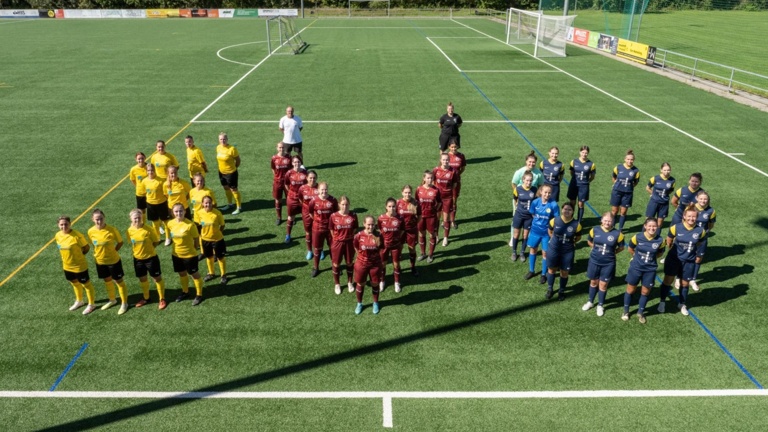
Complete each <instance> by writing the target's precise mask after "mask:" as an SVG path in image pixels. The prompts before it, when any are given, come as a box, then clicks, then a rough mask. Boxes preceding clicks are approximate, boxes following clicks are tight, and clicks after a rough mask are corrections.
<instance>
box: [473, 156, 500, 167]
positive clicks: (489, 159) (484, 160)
mask: <svg viewBox="0 0 768 432" xmlns="http://www.w3.org/2000/svg"><path fill="white" fill-rule="evenodd" d="M499 159H501V156H490V157H481V158H470V159H467V165H474V164H481V163H487V162H493V161H495V160H499Z"/></svg>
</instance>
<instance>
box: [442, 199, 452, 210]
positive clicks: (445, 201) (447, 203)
mask: <svg viewBox="0 0 768 432" xmlns="http://www.w3.org/2000/svg"><path fill="white" fill-rule="evenodd" d="M441 201H442V202H443V209H442V210H441V211H442V212H443V213H450V212H451V210H452V209H453V196H449V197H447V198H446V197H442V198H441Z"/></svg>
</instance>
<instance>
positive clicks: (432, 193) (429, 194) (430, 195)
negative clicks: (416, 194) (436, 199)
mask: <svg viewBox="0 0 768 432" xmlns="http://www.w3.org/2000/svg"><path fill="white" fill-rule="evenodd" d="M427 196H428V197H433V196H435V192H434V191H429V192H427Z"/></svg>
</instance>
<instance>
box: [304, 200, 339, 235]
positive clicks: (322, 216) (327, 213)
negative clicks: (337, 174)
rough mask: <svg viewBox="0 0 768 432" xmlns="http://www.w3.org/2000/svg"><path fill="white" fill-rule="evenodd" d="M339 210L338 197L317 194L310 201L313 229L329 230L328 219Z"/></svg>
mask: <svg viewBox="0 0 768 432" xmlns="http://www.w3.org/2000/svg"><path fill="white" fill-rule="evenodd" d="M337 211H339V203H338V201H336V198H334V197H332V196H330V195H328V197H327V198H326V199H322V198H320V197H319V196H316V197H315V198H314V199H313V200H312V201H310V202H309V213H310V214H311V215H312V231H328V221H329V220H330V219H331V214H333V213H334V212H337Z"/></svg>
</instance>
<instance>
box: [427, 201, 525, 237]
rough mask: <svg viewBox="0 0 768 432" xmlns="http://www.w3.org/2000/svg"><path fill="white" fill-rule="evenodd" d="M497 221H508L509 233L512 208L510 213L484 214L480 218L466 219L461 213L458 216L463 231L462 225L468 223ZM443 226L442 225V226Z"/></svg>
mask: <svg viewBox="0 0 768 432" xmlns="http://www.w3.org/2000/svg"><path fill="white" fill-rule="evenodd" d="M459 210H461V200H459ZM497 220H506V221H507V222H508V223H507V224H506V225H505V226H506V229H507V231H509V223H512V210H511V207H510V211H508V212H492V213H484V214H481V215H479V216H474V217H471V218H469V219H464V218H462V217H461V212H459V215H458V216H456V222H457V223H459V229H462V228H461V227H462V225H463V224H466V223H473V222H493V221H497ZM441 226H442V225H441ZM453 232H458V231H457V230H454V231H453Z"/></svg>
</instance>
